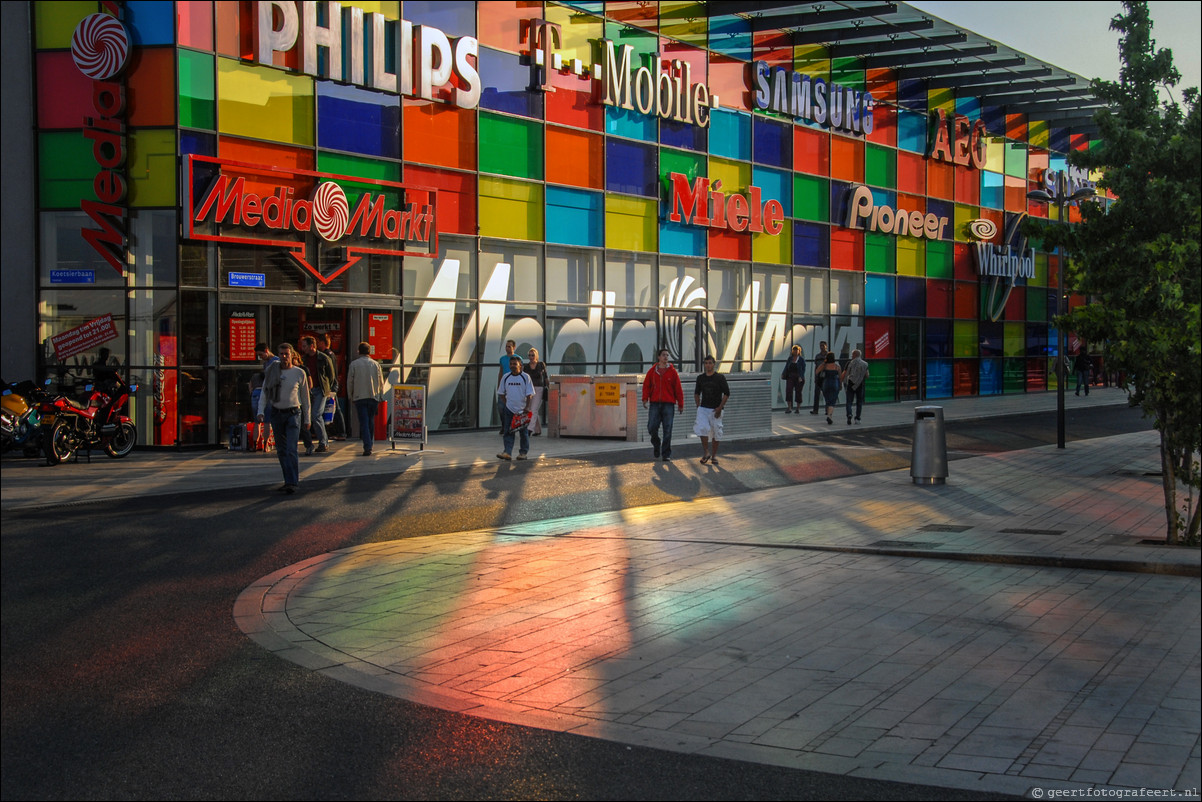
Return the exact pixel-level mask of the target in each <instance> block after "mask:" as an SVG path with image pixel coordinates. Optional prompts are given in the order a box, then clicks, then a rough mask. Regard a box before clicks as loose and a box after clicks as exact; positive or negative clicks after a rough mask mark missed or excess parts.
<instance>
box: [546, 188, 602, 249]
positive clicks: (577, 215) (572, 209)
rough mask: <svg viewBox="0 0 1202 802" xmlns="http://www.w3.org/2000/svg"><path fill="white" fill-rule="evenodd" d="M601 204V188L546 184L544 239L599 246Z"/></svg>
mask: <svg viewBox="0 0 1202 802" xmlns="http://www.w3.org/2000/svg"><path fill="white" fill-rule="evenodd" d="M604 205H605V197H604V195H603V194H602V193H600V192H585V191H583V190H578V189H568V188H567V187H556V186H549V187H547V241H548V242H558V243H562V244H564V245H582V246H589V247H600V246H601V245H603V244H604V241H603V238H602V226H603V223H604Z"/></svg>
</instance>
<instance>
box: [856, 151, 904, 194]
mask: <svg viewBox="0 0 1202 802" xmlns="http://www.w3.org/2000/svg"><path fill="white" fill-rule="evenodd" d="M896 154H897V151H895V150H893V149H892V148H881V147H876V146H875V145H865V146H864V182H865V183H867V184H871V185H872V186H877V187H888V188H890V189H892V188H894V187H896V186H897V160H896Z"/></svg>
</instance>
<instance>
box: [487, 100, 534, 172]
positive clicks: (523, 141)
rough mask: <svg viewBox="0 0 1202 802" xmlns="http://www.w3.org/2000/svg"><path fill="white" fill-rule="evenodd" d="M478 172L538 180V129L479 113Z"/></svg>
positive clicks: (528, 123) (509, 118)
mask: <svg viewBox="0 0 1202 802" xmlns="http://www.w3.org/2000/svg"><path fill="white" fill-rule="evenodd" d="M480 172H482V173H497V174H499V175H511V176H515V177H517V178H533V179H538V180H542V177H543V127H542V125H541V124H539V123H534V122H528V121H526V120H518V119H514V118H513V117H501V116H499V115H496V114H486V113H481V114H480Z"/></svg>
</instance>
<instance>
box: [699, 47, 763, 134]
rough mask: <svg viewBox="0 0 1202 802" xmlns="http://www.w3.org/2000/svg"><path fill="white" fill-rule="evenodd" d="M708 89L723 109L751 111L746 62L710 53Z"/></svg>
mask: <svg viewBox="0 0 1202 802" xmlns="http://www.w3.org/2000/svg"><path fill="white" fill-rule="evenodd" d="M711 34H712V29H711ZM694 80H696V79H694ZM709 88H710V95H711V96H714V95H716V96H717V97H718V98H719V100H720V102H721V104H722V107H723V108H725V109H740V110H742V111H748V112H749V111H751V108H750V98H751V93H750V92H748V91H747V63H746V62H744V61H737V60H734V59H731V58H727V57H726V56H723V55H722V54H720V53H711V54H710V58H709ZM711 125H712V123H711Z"/></svg>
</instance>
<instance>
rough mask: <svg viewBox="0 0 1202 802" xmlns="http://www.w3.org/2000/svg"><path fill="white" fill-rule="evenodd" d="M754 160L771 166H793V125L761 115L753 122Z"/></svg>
mask: <svg viewBox="0 0 1202 802" xmlns="http://www.w3.org/2000/svg"><path fill="white" fill-rule="evenodd" d="M753 128H754V136H753V143H754V148H753V152H754V157H755V158H754V161H755V162H756V163H757V164H767V165H770V166H772V167H786V168H787V167H792V166H793V126H792V125H789V124H788V123H779V122H776V121H775V120H768V119H765V118H763V117H756V118H755V122H754V126H753Z"/></svg>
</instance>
